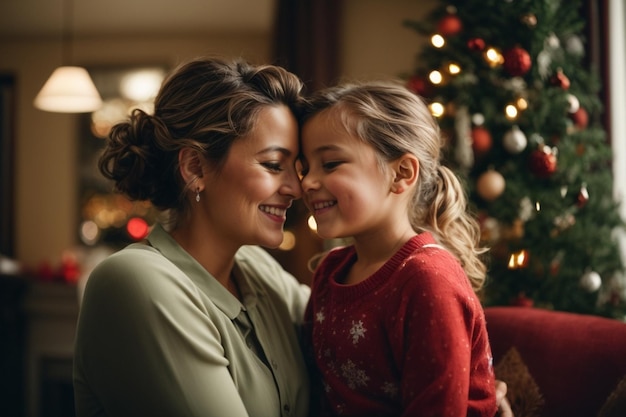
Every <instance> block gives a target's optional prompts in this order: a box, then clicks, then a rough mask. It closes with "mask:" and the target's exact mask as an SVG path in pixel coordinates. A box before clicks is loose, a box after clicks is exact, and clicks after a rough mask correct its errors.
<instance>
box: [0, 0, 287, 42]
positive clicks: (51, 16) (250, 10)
mask: <svg viewBox="0 0 626 417" xmlns="http://www.w3.org/2000/svg"><path fill="white" fill-rule="evenodd" d="M275 2H276V0H0V39H2V38H4V39H7V38H18V39H19V38H24V37H28V38H32V37H42V38H43V37H52V36H61V35H62V33H63V30H64V29H65V30H68V31H71V34H72V36H74V37H76V36H119V35H154V34H161V35H163V34H166V35H167V34H189V33H211V32H224V33H229V32H242V31H245V32H267V31H269V30H271V27H272V23H273V19H274V12H275V11H274V6H275Z"/></svg>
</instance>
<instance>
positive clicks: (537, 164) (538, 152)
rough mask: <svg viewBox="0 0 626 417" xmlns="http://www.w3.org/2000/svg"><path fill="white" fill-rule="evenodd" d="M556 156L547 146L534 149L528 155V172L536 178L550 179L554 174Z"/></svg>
mask: <svg viewBox="0 0 626 417" xmlns="http://www.w3.org/2000/svg"><path fill="white" fill-rule="evenodd" d="M556 162H557V159H556V154H555V153H554V152H552V149H550V147H549V146H543V147H541V148H539V149H535V150H534V151H532V153H531V154H530V160H529V165H530V171H531V172H532V173H533V174H534V175H535V176H536V177H538V178H543V179H546V178H550V177H551V176H552V174H554V173H555V172H556Z"/></svg>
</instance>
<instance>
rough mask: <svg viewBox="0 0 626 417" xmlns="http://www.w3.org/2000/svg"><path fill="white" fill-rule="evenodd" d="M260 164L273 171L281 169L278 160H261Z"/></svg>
mask: <svg viewBox="0 0 626 417" xmlns="http://www.w3.org/2000/svg"><path fill="white" fill-rule="evenodd" d="M261 165H263V166H264V167H265V168H267V169H269V170H270V171H274V172H280V171H282V170H283V169H282V167H281V166H280V163H278V162H263V163H262V164H261Z"/></svg>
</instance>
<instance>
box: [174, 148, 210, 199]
mask: <svg viewBox="0 0 626 417" xmlns="http://www.w3.org/2000/svg"><path fill="white" fill-rule="evenodd" d="M203 161H204V158H202V156H201V155H200V154H199V153H198V151H197V150H195V149H191V148H183V149H181V150H180V151H179V152H178V165H179V169H180V175H181V177H182V178H183V181H184V182H185V184H188V185H189V184H191V183H192V182H195V184H194V185H193V187H191V188H193V190H194V191H198V190H199V191H202V190H203V189H204V183H203V182H202V181H200V179H201V178H202V177H203V171H202V167H203Z"/></svg>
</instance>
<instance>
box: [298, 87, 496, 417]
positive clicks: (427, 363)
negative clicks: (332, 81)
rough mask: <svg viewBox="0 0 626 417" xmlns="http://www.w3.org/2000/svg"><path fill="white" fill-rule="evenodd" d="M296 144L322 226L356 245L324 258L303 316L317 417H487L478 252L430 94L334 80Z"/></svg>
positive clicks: (490, 377) (487, 358)
mask: <svg viewBox="0 0 626 417" xmlns="http://www.w3.org/2000/svg"><path fill="white" fill-rule="evenodd" d="M301 140H302V150H301V151H302V154H303V157H302V161H301V163H302V173H301V174H302V188H303V193H304V195H303V198H304V200H305V203H306V205H307V207H308V208H309V209H310V210H311V211H312V213H313V214H314V216H315V220H316V222H317V232H318V234H319V235H320V236H321V237H322V238H326V239H331V238H345V237H351V238H352V239H353V244H352V245H350V246H347V247H342V248H337V249H334V250H332V251H330V252H329V253H328V254H327V255H326V257H325V258H324V259H323V261H322V262H321V263H320V265H319V266H318V268H317V270H316V273H315V276H314V278H313V289H312V291H313V293H312V296H311V299H310V302H309V305H308V308H307V313H306V318H305V321H306V323H307V326H308V328H307V336H308V337H310V342H311V343H310V346H311V349H312V352H311V353H312V355H313V357H312V360H314V361H315V364H316V366H317V368H318V370H319V373H320V375H319V376H320V378H321V382H322V384H323V391H324V394H325V395H323V400H322V402H323V404H322V405H321V406H322V414H323V415H341V416H364V415H368V416H399V415H402V416H417V415H419V416H437V417H442V416H450V417H459V416H489V417H492V416H494V415H495V413H496V397H495V389H494V387H495V383H494V374H493V368H492V357H491V348H490V346H489V341H488V338H487V331H486V327H485V319H484V314H483V310H482V306H481V304H480V302H479V300H478V298H477V297H476V295H475V290H478V289H479V288H480V287H481V285H482V283H483V280H484V277H485V270H486V268H485V265H484V264H483V263H482V262H481V261H480V259H479V256H480V254H481V253H483V252H484V250H483V249H481V248H479V247H478V246H477V242H478V237H479V235H478V233H479V230H478V226H477V223H476V222H475V220H474V219H473V218H472V217H471V216H470V215H469V214H468V212H467V210H466V198H465V196H464V192H463V189H462V186H461V184H460V182H459V181H458V179H457V178H456V176H455V175H454V174H453V173H452V171H450V170H449V169H448V168H446V167H444V166H443V165H441V163H440V157H441V146H442V141H441V137H440V134H439V128H438V125H437V123H436V121H435V120H434V119H433V117H432V116H431V114H430V112H429V110H428V108H427V107H426V105H425V104H424V102H423V101H422V100H421V99H420V98H419V97H418V96H416V95H414V94H413V93H411V92H409V91H408V90H406V89H405V88H404V87H401V86H399V85H395V84H393V83H384V82H377V83H366V84H362V85H344V86H338V87H335V88H330V89H328V90H325V91H323V92H321V93H318V94H317V95H315V96H314V97H312V98H311V101H310V106H309V109H308V111H307V112H306V115H305V119H304V124H303V127H302V136H301Z"/></svg>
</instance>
